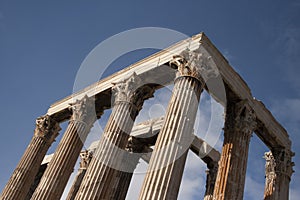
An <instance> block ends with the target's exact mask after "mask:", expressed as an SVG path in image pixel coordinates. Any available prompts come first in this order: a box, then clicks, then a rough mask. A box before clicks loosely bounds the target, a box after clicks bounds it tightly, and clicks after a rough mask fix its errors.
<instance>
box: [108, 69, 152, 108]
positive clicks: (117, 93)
mask: <svg viewBox="0 0 300 200" xmlns="http://www.w3.org/2000/svg"><path fill="white" fill-rule="evenodd" d="M112 92H113V96H114V103H115V104H116V103H119V102H128V103H131V104H133V105H135V106H136V107H137V109H138V110H140V109H141V108H142V105H143V102H144V100H146V99H148V98H151V97H153V93H154V92H155V90H154V89H153V88H151V87H150V86H148V85H144V83H143V81H142V79H141V78H140V77H139V76H138V75H137V74H136V73H135V72H134V73H133V74H132V75H131V76H130V77H129V78H127V79H125V80H123V81H120V82H118V83H113V87H112Z"/></svg>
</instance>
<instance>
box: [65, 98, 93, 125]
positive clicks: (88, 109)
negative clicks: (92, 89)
mask: <svg viewBox="0 0 300 200" xmlns="http://www.w3.org/2000/svg"><path fill="white" fill-rule="evenodd" d="M69 109H70V110H71V111H72V112H73V114H72V117H71V119H70V120H71V121H78V122H85V123H86V124H87V125H88V126H91V125H92V124H93V123H94V122H95V119H96V110H95V101H94V99H93V98H90V97H88V96H87V95H85V96H84V97H83V98H82V99H81V100H78V99H77V100H76V101H75V102H74V103H72V104H70V108H69Z"/></svg>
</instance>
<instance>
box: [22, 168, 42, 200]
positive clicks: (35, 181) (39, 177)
mask: <svg viewBox="0 0 300 200" xmlns="http://www.w3.org/2000/svg"><path fill="white" fill-rule="evenodd" d="M47 166H48V163H46V164H43V165H41V166H40V168H39V171H38V173H37V175H36V176H35V178H34V182H33V184H31V186H30V189H29V192H28V193H27V196H26V197H25V198H24V200H30V199H31V197H32V195H33V193H34V191H35V189H36V188H37V186H38V185H39V183H40V181H41V179H42V177H43V175H44V173H45V171H46V169H47Z"/></svg>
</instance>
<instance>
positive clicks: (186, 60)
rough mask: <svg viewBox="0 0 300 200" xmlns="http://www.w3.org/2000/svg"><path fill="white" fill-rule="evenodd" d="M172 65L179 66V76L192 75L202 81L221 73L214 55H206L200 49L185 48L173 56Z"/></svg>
mask: <svg viewBox="0 0 300 200" xmlns="http://www.w3.org/2000/svg"><path fill="white" fill-rule="evenodd" d="M170 65H171V66H172V65H175V66H176V68H178V72H177V75H176V76H177V77H181V76H191V77H194V78H196V79H198V80H200V81H201V82H203V81H204V82H206V81H207V80H209V79H210V78H215V77H217V76H218V74H219V72H218V69H217V67H216V65H215V63H214V61H213V59H212V57H211V56H209V55H205V54H204V53H202V52H201V51H200V49H196V50H195V51H191V50H189V49H186V50H184V51H183V52H181V53H180V54H179V55H176V56H174V57H173V60H171V61H170Z"/></svg>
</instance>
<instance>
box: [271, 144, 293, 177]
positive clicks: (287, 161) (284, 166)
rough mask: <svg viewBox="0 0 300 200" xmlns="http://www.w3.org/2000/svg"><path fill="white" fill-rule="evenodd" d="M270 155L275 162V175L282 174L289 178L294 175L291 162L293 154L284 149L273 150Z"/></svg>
mask: <svg viewBox="0 0 300 200" xmlns="http://www.w3.org/2000/svg"><path fill="white" fill-rule="evenodd" d="M272 153H273V156H274V159H275V162H276V165H275V171H276V174H284V175H287V176H288V177H289V178H290V177H291V176H292V174H293V173H294V170H293V166H294V165H295V163H294V162H292V157H293V156H295V153H294V152H291V151H290V150H287V149H284V148H274V149H272Z"/></svg>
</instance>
